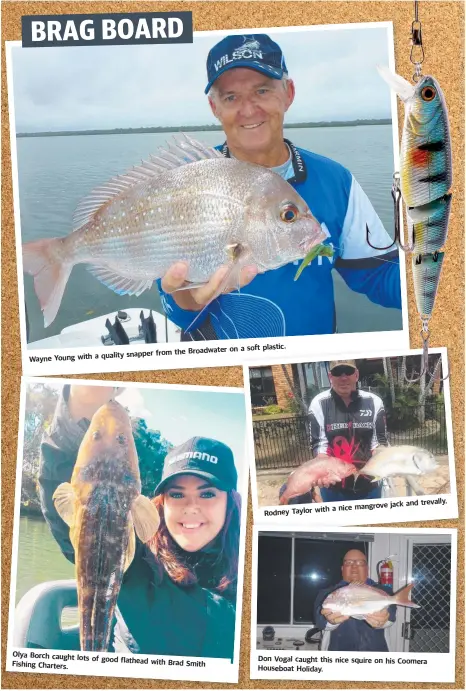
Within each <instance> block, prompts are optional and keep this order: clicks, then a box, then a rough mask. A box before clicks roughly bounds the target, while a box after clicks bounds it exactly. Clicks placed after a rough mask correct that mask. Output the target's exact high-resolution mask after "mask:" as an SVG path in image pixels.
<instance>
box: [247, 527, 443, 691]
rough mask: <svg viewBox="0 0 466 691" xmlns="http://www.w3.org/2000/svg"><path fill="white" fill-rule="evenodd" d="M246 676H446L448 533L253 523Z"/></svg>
mask: <svg viewBox="0 0 466 691" xmlns="http://www.w3.org/2000/svg"><path fill="white" fill-rule="evenodd" d="M253 549H254V551H253V596H252V602H253V611H252V617H251V627H252V629H251V640H252V641H253V643H254V642H255V645H252V647H251V678H252V679H281V680H285V679H301V680H305V679H319V680H320V681H328V680H344V681H360V680H361V681H384V682H387V681H414V682H419V681H421V682H448V681H450V682H452V681H454V678H455V674H454V661H455V598H456V531H455V530H449V529H430V530H428V529H419V528H416V529H412V530H408V529H406V528H403V529H399V528H398V529H397V528H390V529H387V528H364V529H361V530H355V529H354V528H340V529H338V528H330V529H325V532H324V530H321V531H316V532H309V531H304V530H302V529H301V528H299V529H292V530H289V529H288V528H286V529H285V528H282V527H281V528H279V529H275V528H274V529H273V530H270V531H269V530H264V529H263V528H261V527H255V528H254V545H253Z"/></svg>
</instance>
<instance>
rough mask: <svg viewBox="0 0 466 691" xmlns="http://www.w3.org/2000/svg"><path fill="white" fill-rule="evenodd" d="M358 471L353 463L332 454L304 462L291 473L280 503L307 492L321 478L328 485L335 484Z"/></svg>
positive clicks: (285, 502)
mask: <svg viewBox="0 0 466 691" xmlns="http://www.w3.org/2000/svg"><path fill="white" fill-rule="evenodd" d="M356 472H357V471H356V468H355V466H354V465H353V464H352V463H348V462H345V461H340V460H339V459H338V458H333V457H331V456H329V457H328V458H322V459H317V460H314V461H309V462H308V463H304V464H303V465H302V466H300V467H299V468H297V469H296V470H294V471H293V472H292V473H291V474H290V476H289V478H288V480H287V482H286V488H285V490H284V492H283V494H282V496H281V497H280V504H287V503H288V502H289V500H290V499H293V498H294V497H299V496H301V495H303V494H306V492H309V490H311V489H312V487H314V486H315V485H316V484H317V482H318V481H319V480H320V481H321V482H322V483H323V484H324V485H327V486H328V485H335V484H337V482H341V481H342V480H344V479H345V478H347V477H349V476H350V475H354V474H356Z"/></svg>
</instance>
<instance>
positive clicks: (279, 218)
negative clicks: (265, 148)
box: [23, 137, 328, 326]
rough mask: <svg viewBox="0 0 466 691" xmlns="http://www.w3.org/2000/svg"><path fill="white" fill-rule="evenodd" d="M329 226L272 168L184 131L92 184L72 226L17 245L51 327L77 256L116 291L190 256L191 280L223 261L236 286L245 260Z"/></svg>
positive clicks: (305, 248) (261, 259) (320, 235)
mask: <svg viewBox="0 0 466 691" xmlns="http://www.w3.org/2000/svg"><path fill="white" fill-rule="evenodd" d="M187 164H188V165H187ZM327 235H328V234H327V233H326V232H325V231H324V230H323V229H322V228H321V226H320V224H319V222H318V221H317V220H316V219H315V218H314V216H313V215H312V213H311V211H310V209H309V207H308V206H307V204H306V202H305V201H304V200H303V199H302V198H301V197H300V196H299V194H298V193H297V192H296V191H295V190H294V189H293V187H292V186H291V185H290V184H289V183H287V182H286V181H285V180H283V179H282V178H281V177H280V176H279V175H277V174H276V173H274V172H273V171H271V170H269V169H268V168H264V167H262V166H258V165H255V164H252V163H246V162H244V161H238V160H236V159H230V158H225V157H224V156H222V154H221V153H220V152H218V151H216V150H215V149H212V148H208V147H205V146H204V145H202V144H200V143H199V142H197V141H195V140H193V139H190V138H188V137H184V139H182V140H178V141H176V142H175V144H170V145H169V146H168V148H167V149H166V150H162V151H161V152H160V153H159V155H158V156H156V157H151V158H150V160H149V161H143V162H142V163H141V165H139V166H135V167H134V168H133V169H132V170H130V171H129V172H127V173H126V174H124V175H121V176H117V177H115V178H113V179H111V180H110V181H109V182H107V183H106V184H104V185H102V186H101V187H99V188H97V189H95V190H94V191H93V192H92V194H91V195H90V196H89V197H87V198H86V199H84V200H83V201H82V202H81V203H80V204H79V206H78V208H77V209H76V212H75V216H74V230H73V232H72V233H71V234H70V235H68V236H66V237H63V238H52V239H48V240H39V241H37V242H31V243H27V244H25V245H23V268H24V271H25V272H26V273H29V274H32V275H33V276H34V288H35V291H36V294H37V296H38V298H39V302H40V306H41V309H42V311H43V314H44V323H45V325H46V326H48V325H49V324H51V323H52V322H53V320H54V319H55V316H56V314H57V312H58V309H59V307H60V303H61V300H62V297H63V293H64V290H65V286H66V283H67V281H68V278H69V275H70V273H71V270H72V268H73V266H74V265H75V264H80V263H87V264H90V271H91V272H92V273H93V274H94V275H95V276H96V277H97V278H98V279H99V280H100V281H101V282H102V283H104V284H105V285H107V286H108V287H109V288H111V289H112V290H114V291H115V292H117V293H119V294H120V295H140V294H141V293H143V292H144V291H145V290H147V289H149V288H150V287H151V285H152V283H153V281H154V280H155V279H157V278H160V277H162V276H163V275H164V274H165V273H166V271H167V269H168V268H169V267H170V266H171V265H172V264H174V263H175V262H177V261H185V262H187V263H188V265H189V274H188V280H189V281H190V282H192V284H193V286H194V285H199V284H202V283H205V282H206V281H207V280H208V279H209V278H210V277H211V276H212V274H213V273H214V272H215V271H216V269H218V268H219V267H220V266H223V265H227V266H228V267H229V272H228V275H227V278H226V279H225V281H224V283H223V284H222V287H221V291H220V292H222V291H223V290H225V289H226V288H235V287H236V286H237V285H238V280H239V273H240V271H241V268H242V267H243V266H245V265H247V264H256V265H257V267H258V269H259V271H260V272H264V271H267V270H269V269H276V268H278V267H280V266H283V265H284V264H287V263H289V262H293V261H296V260H297V259H302V258H303V257H305V256H306V254H307V253H308V252H309V250H310V249H311V248H312V247H314V245H317V244H318V243H320V242H322V241H323V240H324V239H325V238H326V237H327Z"/></svg>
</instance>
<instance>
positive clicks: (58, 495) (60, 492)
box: [53, 482, 75, 526]
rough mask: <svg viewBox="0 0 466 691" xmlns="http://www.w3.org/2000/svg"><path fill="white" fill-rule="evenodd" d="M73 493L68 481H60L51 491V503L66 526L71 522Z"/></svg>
mask: <svg viewBox="0 0 466 691" xmlns="http://www.w3.org/2000/svg"><path fill="white" fill-rule="evenodd" d="M74 502H75V494H74V490H73V488H72V486H71V485H70V483H69V482H62V484H61V485H58V487H57V489H56V490H55V492H54V493H53V503H54V505H55V508H56V510H57V512H58V515H59V516H60V518H61V519H62V520H63V521H65V523H66V524H67V525H68V526H71V525H72V524H73V517H74Z"/></svg>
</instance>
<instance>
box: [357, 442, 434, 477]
mask: <svg viewBox="0 0 466 691" xmlns="http://www.w3.org/2000/svg"><path fill="white" fill-rule="evenodd" d="M436 468H437V461H436V460H435V456H434V455H433V454H432V453H431V452H430V451H426V450H425V449H420V448H418V447H417V446H383V447H380V451H379V450H377V451H376V453H375V454H374V455H373V456H372V458H371V459H370V460H369V461H368V462H367V463H366V465H365V466H364V467H363V468H362V469H361V474H363V475H373V476H374V477H375V478H384V477H393V476H395V475H426V474H427V473H431V472H432V471H434V470H435V469H436Z"/></svg>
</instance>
